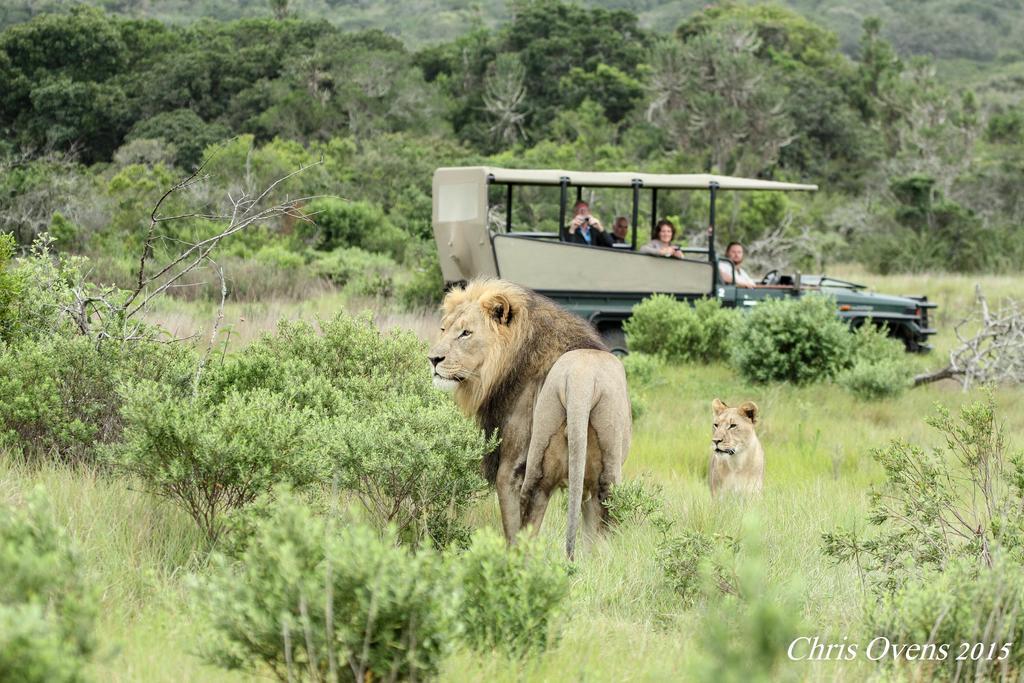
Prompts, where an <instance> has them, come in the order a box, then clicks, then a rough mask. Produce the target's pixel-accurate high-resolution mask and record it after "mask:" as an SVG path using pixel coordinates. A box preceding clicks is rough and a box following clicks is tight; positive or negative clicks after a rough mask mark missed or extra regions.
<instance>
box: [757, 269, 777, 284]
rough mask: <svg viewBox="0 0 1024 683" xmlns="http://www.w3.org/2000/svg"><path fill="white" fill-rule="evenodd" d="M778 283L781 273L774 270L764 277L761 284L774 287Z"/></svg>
mask: <svg viewBox="0 0 1024 683" xmlns="http://www.w3.org/2000/svg"><path fill="white" fill-rule="evenodd" d="M778 281H779V271H778V270H774V269H773V270H769V271H768V272H767V273H765V274H764V277H763V278H761V284H762V285H774V284H775V283H776V282H778Z"/></svg>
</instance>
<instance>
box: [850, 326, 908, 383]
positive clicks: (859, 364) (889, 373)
mask: <svg viewBox="0 0 1024 683" xmlns="http://www.w3.org/2000/svg"><path fill="white" fill-rule="evenodd" d="M911 374H912V372H911V367H910V365H909V364H908V363H907V359H906V353H905V351H904V349H903V344H902V343H901V342H900V341H899V340H896V339H891V338H889V337H887V336H886V334H885V331H884V329H882V328H879V327H876V326H875V325H873V324H871V323H870V322H868V323H865V324H864V325H861V326H860V327H859V328H858V329H857V332H856V334H855V336H854V339H853V349H852V358H851V365H850V367H849V368H847V369H846V370H844V371H842V372H841V373H840V374H839V376H838V377H837V381H838V383H839V384H840V385H841V386H843V387H844V388H846V389H848V390H849V391H850V392H852V393H853V394H854V395H855V396H857V397H858V398H862V399H865V400H870V399H878V398H888V397H892V396H899V395H900V394H901V393H903V391H904V390H906V389H907V388H908V387H909V386H910V379H911Z"/></svg>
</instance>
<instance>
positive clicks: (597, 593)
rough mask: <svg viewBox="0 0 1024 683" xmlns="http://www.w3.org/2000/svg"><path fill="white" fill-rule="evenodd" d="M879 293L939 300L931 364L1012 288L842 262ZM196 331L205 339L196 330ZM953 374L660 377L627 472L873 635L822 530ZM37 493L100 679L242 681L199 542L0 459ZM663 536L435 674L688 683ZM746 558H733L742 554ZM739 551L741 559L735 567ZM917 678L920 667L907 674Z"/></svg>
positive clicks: (847, 624)
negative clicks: (711, 467) (720, 403)
mask: <svg viewBox="0 0 1024 683" xmlns="http://www.w3.org/2000/svg"><path fill="white" fill-rule="evenodd" d="M834 274H835V275H845V276H849V277H856V278H857V279H860V280H861V281H865V282H866V283H867V284H869V285H870V286H872V287H873V288H876V289H878V290H879V291H885V292H894V293H915V294H916V293H925V294H928V295H929V297H930V298H931V299H932V300H934V301H937V302H938V303H939V306H940V308H939V315H938V317H937V323H936V324H937V326H938V327H939V328H940V330H941V334H940V336H939V338H938V339H937V344H936V345H937V348H938V350H937V352H936V353H933V354H931V355H930V356H926V357H922V358H916V359H915V363H918V364H920V366H921V367H922V368H924V367H936V366H938V365H940V364H943V363H944V360H945V359H944V355H945V353H946V352H948V349H949V348H950V346H951V344H952V338H951V335H950V328H951V325H952V323H953V322H955V321H956V320H958V319H959V318H960V317H962V316H963V314H964V313H965V312H966V311H967V310H968V308H969V306H970V304H971V302H972V300H973V297H974V293H973V288H974V284H975V282H980V284H981V286H982V288H983V290H984V291H985V292H986V294H987V295H988V296H989V298H990V300H991V301H996V300H998V299H999V298H1001V297H1004V296H1007V295H1011V294H1014V293H1017V292H1019V288H1020V286H1021V285H1022V284H1024V282H1021V279H1020V278H1009V277H981V278H973V277H965V276H939V275H936V276H927V277H884V278H883V277H877V276H865V275H864V274H863V273H858V272H857V271H855V270H852V269H845V270H843V271H837V272H836V273H834ZM365 303H366V302H347V301H345V300H344V298H343V297H341V296H340V295H329V296H327V297H323V298H320V299H317V300H313V301H307V302H303V303H302V304H294V303H286V302H283V303H266V304H247V305H231V306H229V307H228V310H227V312H226V322H227V323H228V324H229V325H230V326H231V329H232V339H231V342H230V343H231V346H232V348H240V347H241V346H243V345H244V344H245V343H246V342H247V341H248V340H251V339H252V338H254V337H255V336H256V335H257V334H258V333H259V332H260V331H262V330H264V329H269V328H272V327H273V325H274V324H275V322H276V320H277V319H278V318H280V317H290V318H295V317H312V316H316V315H321V316H322V315H329V314H330V313H332V312H333V311H334V310H336V309H337V308H338V307H340V306H345V305H347V306H348V307H355V308H359V307H360V306H361V305H363V304H365ZM213 317H214V311H213V309H212V307H210V306H206V305H201V304H187V305H185V304H181V303H176V302H174V301H169V302H166V303H165V304H162V307H161V308H159V309H156V310H155V311H154V313H153V315H152V316H151V319H153V320H154V321H160V322H162V323H164V324H167V325H169V326H170V327H171V328H172V329H174V330H175V331H176V332H177V333H178V334H180V335H187V334H200V337H199V338H201V339H204V338H206V337H208V335H209V326H210V323H211V322H212V320H213ZM378 322H379V323H380V324H382V325H385V326H394V325H400V326H406V327H410V328H412V329H414V330H415V331H416V332H417V333H418V334H420V335H421V336H423V337H425V338H429V337H430V335H431V334H432V328H433V327H434V325H435V322H434V317H433V315H432V314H430V313H424V314H418V315H415V314H413V315H405V314H402V315H398V314H388V315H384V314H380V315H379V316H378ZM204 330H205V331H204ZM715 397H720V398H722V399H723V400H725V401H726V402H728V403H733V402H739V401H741V400H745V399H751V400H754V401H756V402H757V404H758V405H759V406H760V408H761V411H762V416H763V421H762V423H761V425H760V426H759V435H760V439H761V441H762V443H763V444H764V447H765V451H766V459H767V474H766V485H765V494H764V496H763V497H762V498H761V499H758V500H750V501H739V500H735V499H733V500H722V501H712V500H711V498H710V495H709V492H708V488H707V484H706V481H705V478H706V468H707V457H708V448H709V437H708V434H709V431H710V426H709V425H710V414H711V408H710V404H711V400H712V399H713V398H715ZM976 397H977V394H976V393H975V392H972V393H968V394H964V393H962V392H961V391H960V389H959V386H958V385H956V384H954V383H949V382H943V383H938V384H934V385H930V386H927V387H923V388H919V389H916V390H912V391H910V392H908V393H906V394H905V395H904V396H903V397H901V398H899V399H895V400H890V401H874V402H868V403H866V402H861V401H858V400H856V399H854V398H853V397H851V396H850V395H849V394H847V393H845V392H844V391H842V390H841V389H839V388H838V387H835V386H832V385H816V386H810V387H802V388H796V387H792V386H786V385H767V386H749V385H747V384H746V383H745V382H744V381H743V380H741V379H740V378H739V377H738V376H736V375H735V374H734V372H733V371H731V370H730V369H729V368H727V367H724V366H711V367H696V366H681V367H672V368H670V369H668V370H667V372H666V374H665V376H664V377H663V378H661V381H660V382H659V383H658V384H656V385H655V386H652V387H650V388H649V389H647V390H645V392H644V396H643V402H644V404H645V405H646V406H647V410H646V412H645V413H644V414H643V416H642V417H641V418H640V419H639V420H638V422H637V424H636V425H635V437H634V441H633V447H632V450H631V453H630V456H629V459H628V461H627V463H626V467H625V477H626V478H627V479H632V478H636V477H644V478H646V479H647V480H649V481H651V482H652V483H657V484H659V485H660V486H661V487H662V489H663V497H664V500H665V505H666V510H667V514H668V516H669V517H670V518H672V519H674V520H676V523H677V525H679V526H681V527H694V528H698V529H701V530H705V531H711V532H713V531H721V532H725V533H730V534H737V533H738V532H739V529H740V527H741V525H742V523H743V520H744V518H747V517H751V516H756V517H757V518H759V520H760V529H761V534H762V535H763V541H764V546H765V551H766V560H767V564H768V570H769V577H770V580H771V582H772V584H775V585H780V586H781V585H785V586H790V587H792V589H793V590H794V591H795V592H796V594H797V595H798V596H799V601H798V602H799V610H800V617H801V618H802V623H803V626H802V629H803V630H802V632H801V635H807V636H815V635H816V636H819V637H823V638H832V639H835V640H841V639H842V638H844V637H846V638H847V639H848V641H849V642H866V641H867V640H870V634H867V633H865V632H864V626H863V623H862V622H863V618H862V614H863V612H862V610H863V606H864V599H865V597H866V596H864V595H863V594H862V592H861V587H860V583H859V580H858V576H857V573H856V570H855V569H854V568H853V567H851V566H839V567H836V566H833V565H832V563H831V562H829V561H828V559H827V558H826V557H825V556H824V555H823V554H822V552H821V533H822V532H823V531H826V530H830V529H832V528H834V527H836V526H839V525H850V524H852V523H853V522H855V521H857V520H863V516H864V514H863V513H864V512H865V510H866V507H867V499H866V492H867V490H868V488H869V487H870V485H871V484H872V483H873V482H877V481H878V480H879V479H880V470H879V468H878V467H877V466H876V465H875V464H874V462H873V461H872V460H871V458H870V456H869V450H870V449H871V448H872V447H875V446H881V445H883V444H885V443H886V442H887V441H888V440H890V439H892V438H895V437H903V438H905V439H908V440H910V441H911V442H914V443H918V444H921V445H922V446H926V447H927V446H932V445H938V443H937V439H936V436H935V434H934V433H933V432H932V431H931V430H930V428H928V427H927V426H926V425H925V424H924V422H923V418H924V417H925V416H927V415H928V414H930V413H931V412H932V407H933V405H934V404H935V403H936V402H938V403H941V404H943V405H946V406H949V407H951V408H954V409H955V407H956V406H958V405H960V404H961V403H962V402H964V401H966V400H969V399H972V398H976ZM996 398H997V402H998V405H999V408H1000V415H1001V417H1002V419H1003V420H1004V421H1005V422H1006V425H1007V431H1008V434H1009V435H1010V440H1011V447H1012V448H1014V449H1017V448H1020V447H1021V446H1024V439H1022V438H1021V437H1022V435H1024V412H1021V411H1020V410H1019V409H1018V408H1017V402H1018V400H1019V398H1020V390H1019V389H1000V390H998V391H997V392H996ZM36 486H42V487H44V488H45V489H46V491H47V493H48V494H49V496H50V497H51V499H52V500H53V501H54V504H55V507H56V509H57V511H58V514H59V516H60V519H61V521H62V522H63V523H65V524H66V525H67V526H68V528H69V530H70V531H71V533H72V535H73V536H74V538H75V539H76V541H77V543H78V545H79V547H80V549H81V551H82V557H83V563H84V568H85V570H86V572H87V575H88V577H89V579H90V581H91V583H92V584H93V585H95V586H96V587H97V589H98V591H99V592H100V595H101V604H102V617H101V623H100V627H99V642H100V651H99V656H98V658H97V660H96V662H95V664H94V667H93V671H92V673H93V674H94V676H95V678H96V679H97V680H102V681H143V680H144V681H186V680H188V681H193V680H203V681H221V680H244V679H245V678H244V677H242V676H240V675H236V674H231V673H230V672H224V671H220V670H218V669H214V668H211V667H208V666H206V665H204V664H203V663H202V662H201V661H200V660H199V659H198V658H197V657H196V656H195V655H194V654H193V653H194V652H195V649H196V636H195V634H194V631H193V627H194V625H193V621H192V619H191V617H190V610H189V593H188V590H187V583H188V582H187V577H188V575H189V574H190V573H193V572H197V571H201V570H202V568H203V564H204V550H203V544H202V542H201V541H200V538H199V536H198V534H197V533H196V531H195V530H194V528H193V526H192V522H191V520H189V519H188V518H187V517H186V516H185V515H184V514H183V513H180V512H179V511H177V510H176V509H173V508H171V507H170V506H168V505H165V504H163V503H161V502H160V501H158V500H155V499H153V498H151V497H149V496H147V495H146V494H144V493H141V492H139V491H137V490H133V489H132V488H128V489H127V490H126V488H125V483H124V481H122V480H113V479H107V478H104V477H102V476H98V475H97V474H95V473H93V472H91V471H88V470H82V469H74V468H68V467H64V466H46V467H43V468H30V467H26V466H24V465H20V464H15V463H14V462H13V460H12V458H10V457H5V456H3V455H0V499H2V500H6V501H17V500H18V499H20V498H21V497H22V496H23V495H24V494H25V493H26V492H27V491H29V490H30V489H32V488H33V487H36ZM473 518H474V519H473V521H474V523H475V524H476V525H477V526H491V527H494V528H498V527H499V523H498V515H497V504H496V502H495V501H494V500H493V497H492V498H488V499H487V500H486V501H484V502H482V503H481V504H480V505H479V506H478V508H477V509H476V510H474V513H473ZM564 528H565V502H564V498H561V497H559V498H557V499H556V500H555V502H554V503H553V504H552V506H551V508H550V509H549V514H548V517H547V520H546V522H545V528H544V530H543V532H542V533H543V535H544V536H545V537H546V538H548V539H550V541H551V542H552V543H554V544H560V543H561V540H562V536H563V534H564ZM657 539H658V533H657V532H656V531H655V529H654V528H653V527H651V526H650V525H649V524H634V525H626V526H623V527H620V528H619V529H617V530H615V531H614V532H613V533H612V534H611V535H610V536H608V537H607V538H604V539H599V540H596V541H592V542H590V543H588V544H586V545H585V546H584V549H583V552H582V553H581V556H580V558H579V561H578V570H577V571H576V573H575V574H574V575H573V578H572V589H571V595H570V596H569V598H568V600H567V611H566V615H565V617H564V619H563V623H562V637H561V639H560V640H559V641H558V642H557V644H555V645H554V646H553V647H551V648H550V649H549V650H548V651H547V652H545V653H544V654H543V655H541V656H539V657H536V658H534V659H532V660H530V661H527V662H524V663H512V662H509V661H508V660H507V659H505V658H503V657H502V656H500V655H497V654H495V655H493V656H481V655H478V654H474V653H472V652H466V651H459V652H456V653H454V654H453V655H452V656H451V657H449V658H448V659H447V660H446V662H445V664H444V666H443V669H442V673H441V679H442V680H460V681H462V680H469V681H485V680H486V681H490V680H499V681H505V680H507V681H520V680H579V681H599V680H601V681H603V680H607V681H624V680H625V681H660V680H683V679H685V678H688V673H689V672H691V666H692V664H693V659H694V656H695V653H696V651H697V640H698V630H699V626H700V624H699V621H700V617H701V615H702V614H703V613H704V612H705V611H706V610H708V609H714V605H712V604H707V603H700V602H698V604H696V605H695V606H693V607H692V608H684V607H683V606H682V605H681V603H680V601H679V599H678V597H677V596H676V594H675V593H674V592H673V591H672V589H671V588H670V587H669V586H668V585H667V583H666V582H665V580H664V578H663V576H662V575H661V572H660V570H659V568H658V566H657V565H656V562H655V546H656V543H657ZM741 553H742V551H741ZM742 560H743V557H742V554H741V556H740V561H741V562H742ZM792 667H793V673H794V675H795V676H796V677H797V678H799V679H804V680H828V681H832V680H840V681H860V680H864V679H866V678H868V677H870V676H872V675H874V674H878V673H880V671H879V670H878V668H877V665H876V664H874V663H872V662H868V661H866V660H864V659H859V660H858V661H854V662H824V663H802V662H801V663H796V664H794V665H792ZM909 673H912V672H909Z"/></svg>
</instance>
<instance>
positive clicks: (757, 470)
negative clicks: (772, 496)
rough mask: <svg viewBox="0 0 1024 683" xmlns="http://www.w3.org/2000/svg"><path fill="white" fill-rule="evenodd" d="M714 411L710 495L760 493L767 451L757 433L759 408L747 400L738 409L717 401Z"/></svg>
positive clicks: (712, 403)
mask: <svg viewBox="0 0 1024 683" xmlns="http://www.w3.org/2000/svg"><path fill="white" fill-rule="evenodd" d="M711 410H712V412H713V413H714V420H713V423H712V436H711V444H712V446H711V462H710V463H709V465H708V482H709V483H710V484H711V495H716V494H718V492H719V491H735V492H739V493H760V492H761V489H762V488H763V487H764V449H762V448H761V442H760V441H758V440H757V432H755V431H754V423H755V422H756V421H757V405H756V404H755V403H754V402H753V401H745V402H743V403H742V404H740V407H739V408H730V407H729V406H727V405H725V404H724V403H722V401H720V400H718V399H717V398H716V399H715V400H714V401H712V402H711Z"/></svg>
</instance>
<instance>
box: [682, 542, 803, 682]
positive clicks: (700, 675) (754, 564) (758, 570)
mask: <svg viewBox="0 0 1024 683" xmlns="http://www.w3.org/2000/svg"><path fill="white" fill-rule="evenodd" d="M744 527H745V528H744V530H743V547H744V557H743V561H742V562H740V563H738V565H737V569H736V576H735V582H736V583H735V590H734V591H733V592H731V593H729V594H728V595H725V596H722V597H721V598H720V600H719V601H718V602H717V604H715V605H709V606H708V608H707V609H705V610H703V616H702V618H701V621H700V624H699V626H698V633H699V636H698V642H699V650H698V652H697V656H696V657H695V659H694V669H693V680H697V681H716V682H721V683H749V682H751V681H753V682H756V683H775V682H776V681H788V680H794V681H795V680H802V676H801V674H804V675H805V674H806V669H804V668H802V667H799V666H795V665H794V664H793V662H790V661H789V660H788V658H787V657H786V651H787V649H788V647H789V645H790V643H791V642H793V639H794V638H796V637H798V636H801V635H803V634H804V633H806V631H805V630H804V629H803V628H802V625H801V623H800V613H801V609H800V601H799V599H798V598H797V597H796V596H797V594H798V591H796V590H794V589H793V587H792V586H789V587H785V586H778V585H774V584H773V582H772V581H771V580H769V576H768V563H767V560H766V559H765V555H766V553H765V551H764V541H763V540H762V536H763V532H762V529H761V525H760V524H759V523H756V522H750V523H747V524H745V525H744Z"/></svg>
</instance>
